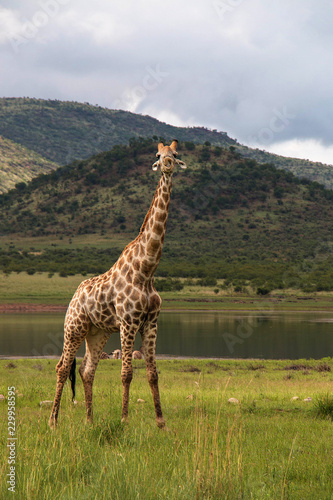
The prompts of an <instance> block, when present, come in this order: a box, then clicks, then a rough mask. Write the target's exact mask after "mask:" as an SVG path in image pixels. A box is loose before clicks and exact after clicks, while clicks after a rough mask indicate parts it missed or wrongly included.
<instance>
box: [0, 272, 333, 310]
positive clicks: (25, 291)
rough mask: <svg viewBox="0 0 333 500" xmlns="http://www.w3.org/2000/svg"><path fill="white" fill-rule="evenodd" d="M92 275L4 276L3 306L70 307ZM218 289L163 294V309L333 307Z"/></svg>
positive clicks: (294, 294) (331, 300) (0, 282)
mask: <svg viewBox="0 0 333 500" xmlns="http://www.w3.org/2000/svg"><path fill="white" fill-rule="evenodd" d="M88 277H89V276H88V275H87V276H86V277H83V276H82V275H74V276H67V277H66V278H63V277H60V276H59V275H58V274H54V275H52V277H49V275H48V274H47V273H35V274H33V275H32V276H30V275H28V274H26V273H19V274H17V273H10V274H9V275H6V274H3V273H0V305H1V304H21V303H23V304H24V303H25V304H46V305H52V304H56V305H63V306H67V305H68V303H69V301H70V299H71V298H72V296H73V294H74V292H75V290H76V288H77V286H78V285H79V284H80V283H81V281H83V280H84V279H87V278H88ZM215 290H216V287H215V286H214V287H202V286H184V288H183V290H180V291H172V292H160V295H161V297H162V299H163V305H162V308H163V309H173V310H176V309H178V310H179V309H187V310H189V309H196V310H198V309H207V310H208V309H211V310H261V311H263V310H265V311H268V312H269V311H272V312H273V311H293V310H294V311H295V310H297V311H307V310H309V311H311V310H317V311H320V310H323V311H324V310H330V309H332V308H333V292H317V293H312V294H305V293H304V292H302V291H300V290H292V289H290V290H283V291H276V292H272V293H271V294H270V295H269V296H264V297H260V296H258V295H256V294H255V291H254V290H250V289H249V290H248V291H247V293H236V292H232V291H230V290H222V289H218V293H215Z"/></svg>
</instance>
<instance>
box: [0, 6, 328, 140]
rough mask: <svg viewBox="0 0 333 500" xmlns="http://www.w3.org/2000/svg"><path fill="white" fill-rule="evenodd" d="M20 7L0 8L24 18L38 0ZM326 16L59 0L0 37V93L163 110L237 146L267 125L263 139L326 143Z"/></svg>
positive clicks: (322, 12)
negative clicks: (41, 18)
mask: <svg viewBox="0 0 333 500" xmlns="http://www.w3.org/2000/svg"><path fill="white" fill-rule="evenodd" d="M48 1H57V0H48ZM28 4H29V7H23V6H22V3H21V2H14V3H13V2H11V3H10V4H9V3H8V4H7V5H6V8H7V9H10V8H15V9H16V10H15V12H16V15H17V16H18V18H19V19H21V20H22V19H30V20H31V19H32V18H33V15H34V13H35V12H36V9H40V5H41V3H40V2H38V1H36V2H35V1H33V2H30V3H28ZM124 4H125V5H124ZM18 12H19V14H18ZM94 13H95V16H96V17H93V14H94ZM103 18H104V20H103ZM332 18H333V6H332V5H331V3H330V2H329V1H326V0H320V1H317V2H315V1H314V0H310V1H308V2H304V1H303V0H294V1H293V2H289V1H287V0H282V1H280V2H275V3H273V4H269V5H267V2H264V0H251V1H245V0H244V1H241V0H240V1H238V2H236V1H235V0H232V1H231V0H221V1H220V2H213V1H209V2H205V1H203V0H193V1H192V2H191V3H189V2H186V1H185V0H179V1H178V2H175V1H172V2H171V3H168V4H166V3H165V2H161V1H157V2H154V3H153V2H150V1H148V0H147V1H140V2H134V0H131V1H129V2H125V3H124V2H123V3H122V4H121V2H113V3H112V5H111V4H110V2H108V1H107V0H105V1H103V0H99V1H98V2H96V3H94V6H93V7H92V4H91V3H88V2H86V1H81V2H79V1H78V0H70V1H69V2H68V3H67V4H66V5H63V6H62V7H61V9H59V13H58V15H57V16H54V17H52V19H51V18H50V20H49V23H48V25H47V26H45V27H44V28H43V27H42V28H40V30H39V31H38V35H37V36H36V37H35V38H33V39H31V40H29V41H28V43H27V44H26V46H23V45H22V47H21V50H19V51H18V52H17V53H14V51H13V50H12V48H11V47H10V45H9V44H8V43H7V44H4V43H2V45H1V46H0V60H1V61H2V67H4V65H5V69H4V73H3V77H2V78H1V94H2V95H13V92H14V93H15V95H17V96H22V95H25V96H29V95H30V96H35V97H44V98H60V99H74V100H82V101H88V102H91V103H93V104H95V103H96V104H100V105H102V106H107V107H113V106H114V105H115V103H118V105H122V107H124V108H126V107H127V108H130V109H131V110H133V111H137V112H140V113H143V114H145V113H147V112H148V110H152V109H155V110H156V113H157V114H158V113H162V112H163V111H168V112H169V113H170V114H172V115H175V116H177V117H179V120H180V121H182V122H184V123H189V124H196V125H198V124H200V125H206V126H210V127H212V128H217V129H218V130H224V131H227V132H228V133H229V135H231V136H232V137H235V138H237V139H238V140H240V141H241V142H249V141H251V140H253V139H254V138H258V135H260V134H261V135H263V136H264V135H265V134H264V132H263V131H266V143H267V144H270V143H274V142H277V141H283V140H288V139H293V138H300V139H310V138H314V139H318V140H321V141H323V142H324V143H325V144H327V145H329V144H332V143H333V132H332V113H333V99H332V97H333V96H332V94H333V89H332V85H331V81H332V73H333V68H332V64H331V54H332V53H333V50H332V49H333V47H332V45H333V40H332V37H331V22H332ZM150 71H157V73H158V72H160V73H161V74H163V75H164V76H163V77H160V78H159V77H158V76H157V79H155V80H154V79H153V78H152V76H151V74H150V73H149V72H150ZM279 113H280V114H281V113H282V115H283V113H285V114H286V115H287V117H291V116H292V118H289V119H288V118H285V122H283V117H282V119H281V118H280V122H278V116H279ZM287 121H288V123H287V124H286V122H287ZM283 123H285V126H284V127H282V126H281V124H283ZM267 129H268V130H271V134H269V133H268V131H267ZM273 129H274V130H273Z"/></svg>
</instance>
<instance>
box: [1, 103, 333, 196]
mask: <svg viewBox="0 0 333 500" xmlns="http://www.w3.org/2000/svg"><path fill="white" fill-rule="evenodd" d="M0 135H2V136H3V137H5V138H7V139H10V140H12V141H14V142H15V143H18V144H21V145H23V146H25V147H26V148H28V149H30V150H32V151H35V152H36V153H38V154H39V155H41V156H42V157H44V158H46V159H48V160H50V161H52V162H54V163H55V164H59V165H65V164H68V163H71V162H72V161H74V160H76V159H79V160H81V159H87V158H89V157H91V156H92V155H94V154H98V153H100V152H103V151H108V150H110V149H111V148H112V147H113V146H114V145H116V144H128V143H129V140H130V139H131V138H132V137H136V138H138V137H151V136H156V138H157V137H165V138H168V139H170V138H172V137H177V138H178V140H181V141H190V142H194V143H198V144H203V143H204V142H210V143H211V144H213V145H217V146H222V147H229V146H233V147H235V148H236V150H237V151H238V152H239V153H240V154H241V155H242V156H244V157H247V158H252V159H255V160H256V161H258V162H259V163H272V164H274V165H275V166H276V167H277V168H282V169H284V170H288V171H290V172H292V173H293V174H295V175H296V176H297V177H306V178H308V179H310V180H313V181H317V182H320V183H322V184H324V185H325V186H326V187H328V188H333V170H332V168H333V167H332V166H330V165H324V164H322V163H318V162H317V163H315V162H310V161H308V160H300V159H295V158H286V157H283V156H278V155H274V154H271V153H267V152H266V151H261V150H259V149H251V148H249V147H247V146H243V145H241V144H239V143H238V142H237V141H236V140H234V139H231V138H230V137H228V135H227V134H226V133H225V132H218V131H216V130H208V129H206V128H204V127H185V128H184V127H174V126H172V125H168V124H166V123H163V122H160V121H158V120H156V119H155V118H152V117H150V116H142V115H138V114H135V113H130V112H127V111H121V110H110V109H106V108H102V107H100V106H92V105H90V104H87V103H85V104H81V103H77V102H62V101H52V100H42V99H29V98H1V99H0ZM10 175H12V176H13V175H16V176H17V177H20V173H19V171H17V172H16V171H14V172H12V173H11V174H10ZM20 179H21V180H25V179H24V178H23V177H22V178H20ZM4 189H5V187H4V188H3V190H4Z"/></svg>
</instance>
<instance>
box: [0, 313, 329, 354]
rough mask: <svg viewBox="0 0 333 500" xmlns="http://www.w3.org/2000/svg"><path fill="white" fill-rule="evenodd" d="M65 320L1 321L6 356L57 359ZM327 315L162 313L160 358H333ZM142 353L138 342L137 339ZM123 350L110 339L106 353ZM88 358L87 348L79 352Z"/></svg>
mask: <svg viewBox="0 0 333 500" xmlns="http://www.w3.org/2000/svg"><path fill="white" fill-rule="evenodd" d="M63 320H64V314H59V313H57V314H54V313H52V314H47V313H44V314H2V315H0V354H1V355H2V356H8V355H16V356H53V355H54V356H59V355H60V354H61V351H62V343H63ZM331 321H332V317H331V315H330V314H329V313H281V314H278V313H274V314H270V313H260V314H258V313H237V314H235V313H226V312H194V311H193V312H162V313H161V315H160V318H159V332H158V343H157V353H158V354H169V355H178V356H203V357H239V358H267V359H269V358H270V359H278V358H281V359H286V358H290V359H295V358H321V357H324V356H332V355H333V334H332V330H333V325H331ZM135 345H136V348H138V347H140V337H139V336H138V338H137V339H136V344H135ZM119 347H120V340H119V335H118V334H114V335H112V336H111V337H110V339H109V341H108V343H107V345H106V347H105V349H104V350H105V351H106V352H111V351H113V350H114V349H118V348H119ZM78 354H79V355H81V356H82V355H83V354H84V346H83V345H82V346H81V347H80V350H79V353H78Z"/></svg>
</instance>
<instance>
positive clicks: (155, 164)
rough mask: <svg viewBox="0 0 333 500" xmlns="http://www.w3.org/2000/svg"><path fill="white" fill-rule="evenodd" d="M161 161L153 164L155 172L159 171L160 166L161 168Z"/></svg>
mask: <svg viewBox="0 0 333 500" xmlns="http://www.w3.org/2000/svg"><path fill="white" fill-rule="evenodd" d="M159 163H160V162H159V161H158V160H157V161H155V163H153V170H157V169H158V166H159Z"/></svg>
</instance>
